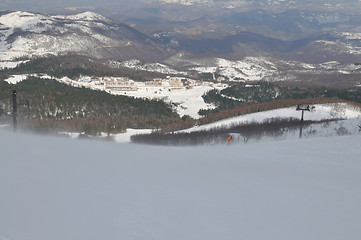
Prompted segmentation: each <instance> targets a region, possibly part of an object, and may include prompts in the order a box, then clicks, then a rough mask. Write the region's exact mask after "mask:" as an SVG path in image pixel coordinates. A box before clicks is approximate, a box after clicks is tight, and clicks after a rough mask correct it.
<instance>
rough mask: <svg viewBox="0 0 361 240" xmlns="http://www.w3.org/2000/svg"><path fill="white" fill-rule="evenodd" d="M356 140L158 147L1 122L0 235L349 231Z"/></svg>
mask: <svg viewBox="0 0 361 240" xmlns="http://www.w3.org/2000/svg"><path fill="white" fill-rule="evenodd" d="M360 140H361V136H352V137H335V138H322V139H304V140H297V141H287V142H268V143H260V144H247V145H243V144H242V145H232V146H230V147H226V146H212V147H199V148H170V147H164V148H162V147H148V146H140V145H119V144H110V143H103V142H95V141H90V142H89V141H74V140H68V139H62V138H49V137H40V136H30V135H23V134H14V133H10V132H4V131H1V132H0V141H1V148H0V149H1V158H0V192H1V198H0V203H1V204H0V212H1V214H0V239H7V240H48V239H52V240H64V239H89V240H93V239H94V240H95V239H133V240H144V239H157V240H169V239H173V240H183V239H197V240H209V239H223V240H234V239H248V240H259V239H280V240H289V239H292V240H304V239H307V240H320V239H327V240H339V239H358V237H359V236H360V235H361V229H360V227H359V223H360V222H361V192H360V186H359V183H360V182H361V175H360V171H361V161H360V155H361V141H360ZM62 149H66V151H64V150H62Z"/></svg>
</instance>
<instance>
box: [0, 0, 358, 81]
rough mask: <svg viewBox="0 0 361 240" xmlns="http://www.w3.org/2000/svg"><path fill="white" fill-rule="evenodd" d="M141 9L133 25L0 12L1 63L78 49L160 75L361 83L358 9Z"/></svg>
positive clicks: (83, 16) (86, 15) (91, 16)
mask: <svg viewBox="0 0 361 240" xmlns="http://www.w3.org/2000/svg"><path fill="white" fill-rule="evenodd" d="M211 3H212V4H215V3H216V1H214V2H213V1H212V2H211ZM229 3H230V2H229ZM197 4H198V3H197ZM195 8H197V7H196V6H195ZM171 10H172V8H170V13H172V11H171ZM173 10H174V9H173ZM208 10H209V9H208ZM143 11H147V12H148V13H150V15H141V14H138V15H136V16H143V17H144V18H143V20H144V22H142V23H140V22H141V21H140V18H139V19H135V18H134V19H128V21H127V22H129V24H131V26H129V25H127V24H125V23H122V22H120V21H118V20H114V19H111V18H108V17H105V16H103V15H100V14H98V13H94V12H89V11H88V12H82V13H77V14H70V15H43V14H39V13H30V12H22V11H14V12H11V11H9V12H2V13H0V68H1V66H8V65H7V62H16V61H20V60H21V61H25V60H30V59H32V58H34V57H46V56H49V55H51V56H58V55H66V54H76V55H82V56H86V57H89V58H92V59H99V60H101V61H102V63H105V64H106V63H110V64H109V66H111V67H124V68H130V69H133V70H142V71H145V72H159V73H162V74H180V75H188V76H193V75H192V73H197V74H198V75H197V76H198V77H199V76H200V75H202V74H203V76H211V78H213V79H218V78H219V77H220V79H226V80H271V81H280V80H282V81H284V80H297V81H298V80H301V81H305V80H307V81H308V79H311V80H312V79H317V80H320V79H322V80H321V81H322V82H325V81H326V80H327V79H330V77H329V76H330V74H331V75H332V76H333V77H332V81H334V82H335V83H336V84H338V83H337V82H339V81H338V80H337V79H338V78H339V76H340V74H341V75H343V76H342V77H343V78H347V79H348V81H349V82H350V83H351V85H359V84H360V83H359V82H360V81H359V73H360V69H359V66H360V65H361V25H360V23H361V15H360V14H344V13H338V12H320V11H301V10H287V11H282V12H278V13H273V12H270V11H264V10H252V11H247V12H240V11H239V10H237V11H236V10H231V11H227V14H226V13H225V12H221V13H219V14H216V15H215V16H214V17H213V18H211V16H210V15H207V14H209V12H208V13H205V15H204V16H200V18H198V19H193V18H192V17H191V16H190V18H189V20H184V21H173V20H171V19H172V17H171V16H169V17H167V19H168V20H164V19H163V20H162V21H161V23H151V20H150V18H152V16H154V15H158V16H159V17H163V18H166V17H165V15H164V9H159V10H157V11H153V10H152V9H147V10H146V9H143ZM192 14H193V13H191V15H192ZM180 15H182V16H184V13H182V14H180ZM149 17H150V18H149ZM192 19H193V20H192ZM148 20H149V21H148ZM108 60H110V61H108ZM204 74H206V75H204ZM335 76H336V77H335ZM327 81H331V80H327Z"/></svg>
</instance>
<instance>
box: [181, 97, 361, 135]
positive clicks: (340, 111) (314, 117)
mask: <svg viewBox="0 0 361 240" xmlns="http://www.w3.org/2000/svg"><path fill="white" fill-rule="evenodd" d="M272 118H279V119H289V118H296V119H300V118H301V111H296V106H295V107H290V108H280V109H275V110H270V111H264V112H257V113H252V114H246V115H241V116H237V117H232V118H227V119H224V120H220V121H217V122H214V123H210V124H205V125H201V126H195V127H192V128H190V129H186V130H182V132H193V131H205V130H210V129H215V128H230V127H232V126H237V125H242V124H247V123H262V122H264V121H265V120H269V119H272ZM332 119H361V109H360V108H358V107H355V106H351V105H349V104H346V103H330V104H316V105H314V109H312V110H311V111H310V112H308V111H305V113H304V120H310V121H320V120H332Z"/></svg>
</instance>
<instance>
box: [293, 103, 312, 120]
mask: <svg viewBox="0 0 361 240" xmlns="http://www.w3.org/2000/svg"><path fill="white" fill-rule="evenodd" d="M296 111H302V116H301V123H302V122H303V115H304V114H305V111H308V112H309V111H311V109H310V105H305V104H298V105H297V108H296Z"/></svg>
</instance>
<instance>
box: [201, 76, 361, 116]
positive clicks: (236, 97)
mask: <svg viewBox="0 0 361 240" xmlns="http://www.w3.org/2000/svg"><path fill="white" fill-rule="evenodd" d="M307 98H339V99H344V100H348V101H354V102H361V88H358V87H354V88H349V89H347V88H343V89H335V88H327V87H300V86H285V85H281V83H278V84H273V83H269V82H262V81H261V82H252V83H244V82H241V83H234V84H233V86H231V87H229V88H226V89H224V90H221V91H218V90H211V91H209V92H207V93H206V94H204V95H203V99H204V100H205V102H207V103H213V104H215V105H216V106H217V108H216V109H213V110H201V111H200V112H199V114H200V115H203V116H209V115H211V114H214V113H217V112H222V111H224V110H228V109H234V108H237V107H240V106H244V105H248V104H256V103H263V102H271V101H274V100H285V99H307Z"/></svg>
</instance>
